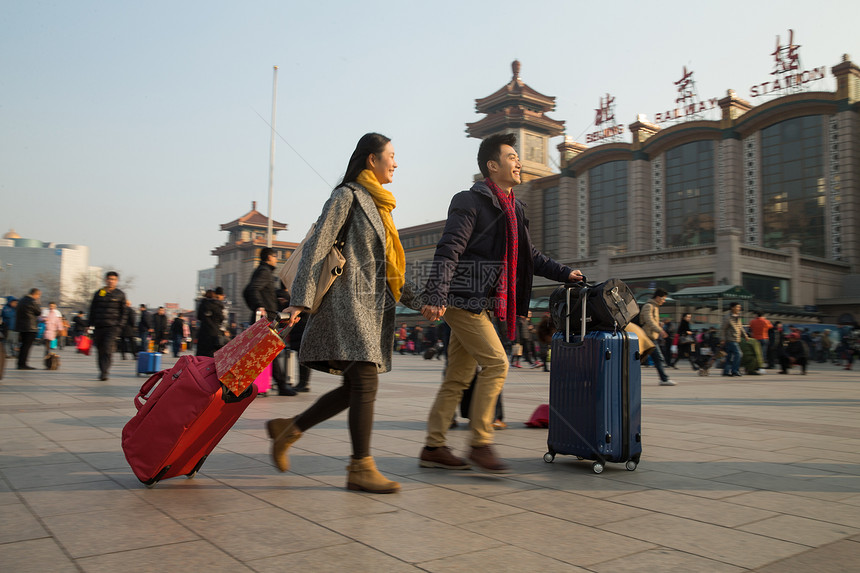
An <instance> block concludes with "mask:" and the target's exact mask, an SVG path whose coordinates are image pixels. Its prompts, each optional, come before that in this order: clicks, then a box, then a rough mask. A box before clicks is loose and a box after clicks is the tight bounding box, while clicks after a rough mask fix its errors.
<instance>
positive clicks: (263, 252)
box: [260, 247, 275, 263]
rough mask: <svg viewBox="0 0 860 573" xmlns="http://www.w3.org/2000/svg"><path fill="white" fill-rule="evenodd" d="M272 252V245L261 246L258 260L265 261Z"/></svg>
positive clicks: (273, 250) (273, 251)
mask: <svg viewBox="0 0 860 573" xmlns="http://www.w3.org/2000/svg"><path fill="white" fill-rule="evenodd" d="M274 254H275V249H273V248H272V247H263V248H262V249H260V260H261V261H262V262H264V263H265V262H266V261H267V260H268V259H269V255H274Z"/></svg>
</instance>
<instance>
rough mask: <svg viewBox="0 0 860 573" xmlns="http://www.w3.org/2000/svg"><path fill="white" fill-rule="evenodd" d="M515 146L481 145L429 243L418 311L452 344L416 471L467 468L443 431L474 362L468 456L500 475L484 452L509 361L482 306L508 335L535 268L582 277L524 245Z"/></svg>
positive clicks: (504, 138)
mask: <svg viewBox="0 0 860 573" xmlns="http://www.w3.org/2000/svg"><path fill="white" fill-rule="evenodd" d="M514 145H516V136H515V135H513V134H500V135H493V136H490V137H488V138H487V139H485V140H484V141H482V142H481V146H480V148H479V150H478V167H479V168H480V169H481V173H482V174H483V175H484V177H485V179H484V180H483V181H479V182H477V183H475V184H474V185H473V186H472V188H471V189H470V190H469V191H463V192H461V193H458V194H456V195H455V196H454V198H453V199H452V200H451V205H450V207H449V208H448V221H447V222H446V224H445V230H444V231H443V233H442V238H441V239H440V240H439V244H438V245H437V246H436V254H435V256H434V259H433V267H432V269H431V274H430V279H429V280H428V281H427V285H426V305H425V306H424V307H423V308H422V309H421V313H422V314H423V315H424V317H425V318H426V319H428V320H430V321H435V320H438V319H439V318H440V317H442V316H443V315H444V317H445V322H447V323H448V324H449V325H450V327H451V340H450V343H449V346H448V368H447V371H446V374H445V381H444V382H443V383H442V386H441V387H440V388H439V392H438V394H437V395H436V401H435V403H434V404H433V407H432V409H431V410H430V416H429V418H428V421H427V438H426V441H425V444H426V446H425V447H424V449H423V450H422V451H421V456H420V462H419V463H420V465H421V466H422V467H439V468H445V469H468V468H469V463H468V462H467V461H466V460H464V459H462V458H458V457H457V456H455V455H454V454H453V453H451V451H450V449H449V448H448V447H447V446H446V434H447V431H448V427H449V426H450V424H451V419H452V418H453V416H454V412H455V410H456V408H457V404H458V403H459V402H460V397H461V395H462V394H463V390H464V389H465V388H467V387H468V386H469V383H470V382H471V381H472V378H473V377H474V374H475V366H476V365H478V366H481V368H482V369H481V372H480V374H478V378H477V380H476V381H475V385H474V389H473V396H472V406H471V412H472V415H471V417H470V422H469V425H470V427H471V429H472V439H471V446H472V449H471V452H470V454H469V460H471V462H472V463H474V464H476V465H477V466H479V467H480V468H482V469H484V470H485V471H489V472H494V473H501V472H506V471H508V469H509V467H508V465H507V464H506V463H505V462H503V461H502V460H500V459H499V458H497V457H496V455H495V452H494V451H493V448H492V442H493V420H494V417H493V415H494V408H495V403H496V398H497V397H498V395H499V393H500V392H501V390H502V386H503V385H504V383H505V377H506V376H507V373H508V360H507V355H506V353H505V349H504V346H502V343H501V341H500V340H499V336H498V335H497V334H496V330H495V329H494V327H493V324H492V321H491V319H490V315H489V311H491V310H492V311H493V313H494V314H495V316H496V318H498V319H499V320H500V321H501V323H502V326H503V328H504V329H505V330H506V331H507V332H506V334H507V336H508V338H511V339H513V338H514V337H515V331H516V321H517V316H525V315H526V314H527V313H528V310H529V302H530V300H531V290H532V280H533V276H534V275H535V274H537V275H540V276H543V277H546V278H548V279H551V280H555V281H559V282H564V281H577V280H581V278H582V273H580V272H579V271H576V270H573V269H571V268H569V267H566V266H564V265H561V264H559V263H557V262H556V261H554V260H552V259H550V258H549V257H547V256H545V255H543V254H542V253H541V252H540V251H538V250H537V249H536V248H535V247H534V245H532V242H531V238H530V236H529V227H528V219H526V217H525V207H524V205H523V203H522V202H521V201H519V200H517V199H516V198H515V197H514V193H513V187H514V186H515V185H517V184H519V183H520V168H521V164H520V159H519V157H518V156H517V152H516V150H515V149H514Z"/></svg>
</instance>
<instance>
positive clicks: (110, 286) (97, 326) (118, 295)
mask: <svg viewBox="0 0 860 573" xmlns="http://www.w3.org/2000/svg"><path fill="white" fill-rule="evenodd" d="M118 283H119V274H117V273H116V272H115V271H108V272H107V273H106V274H105V286H103V287H102V288H100V289H99V290H97V291H96V292H95V294H94V295H93V301H92V302H91V303H90V312H89V318H90V326H92V327H93V344H94V345H95V347H96V350H97V351H98V352H97V358H98V365H99V380H107V379H108V374H109V373H110V365H111V361H112V359H113V353H114V352H115V351H116V338H117V336H119V334H120V328H121V327H122V325H123V322H125V310H126V303H125V293H124V292H122V291H121V290H119V289H118V288H116V285H117V284H118Z"/></svg>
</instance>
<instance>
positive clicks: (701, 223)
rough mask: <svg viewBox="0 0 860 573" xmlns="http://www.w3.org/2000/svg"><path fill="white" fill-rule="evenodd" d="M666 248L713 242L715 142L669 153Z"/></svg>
mask: <svg viewBox="0 0 860 573" xmlns="http://www.w3.org/2000/svg"><path fill="white" fill-rule="evenodd" d="M665 171H666V242H667V245H666V246H667V247H670V248H671V247H692V246H695V245H706V244H713V243H714V142H713V141H694V142H692V143H686V144H684V145H679V146H678V147H675V148H674V149H670V150H669V151H667V152H666V170H665Z"/></svg>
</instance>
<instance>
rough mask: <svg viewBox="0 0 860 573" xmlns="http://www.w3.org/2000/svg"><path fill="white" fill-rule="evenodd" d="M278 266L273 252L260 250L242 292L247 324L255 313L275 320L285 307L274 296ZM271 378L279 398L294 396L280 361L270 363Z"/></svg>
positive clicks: (276, 257)
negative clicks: (246, 308)
mask: <svg viewBox="0 0 860 573" xmlns="http://www.w3.org/2000/svg"><path fill="white" fill-rule="evenodd" d="M276 264H278V256H277V255H276V254H275V250H274V249H271V248H269V247H265V248H263V249H260V265H259V266H258V267H257V268H256V269H254V274H253V275H251V281H250V282H249V283H248V285H247V286H246V287H245V290H244V291H242V295H243V296H244V297H245V304H247V305H248V308H250V309H251V318H250V319H248V322H250V323H252V324H253V323H254V322H256V321H257V312H258V311H259V312H262V313H263V314H265V315H266V317H267V318H268V319H269V320H275V319H276V318H277V317H278V311H279V310H281V309H282V308H286V306H283V307H282V306H281V305H280V304H278V298H277V296H276V295H275V274H274V272H275V265H276ZM272 378H274V380H275V384H276V385H277V386H278V395H279V396H295V395H296V391H295V390H293V388H291V387H290V386H288V385H287V373H286V372H285V371H284V367H283V365H282V364H281V361H280V360H277V359H276V360H274V361H273V362H272Z"/></svg>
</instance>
